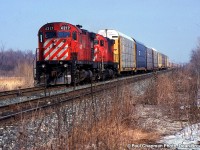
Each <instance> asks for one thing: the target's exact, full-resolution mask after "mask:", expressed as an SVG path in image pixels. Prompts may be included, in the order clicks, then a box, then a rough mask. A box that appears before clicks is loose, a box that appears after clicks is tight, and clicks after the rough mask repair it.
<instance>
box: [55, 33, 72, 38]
mask: <svg viewBox="0 0 200 150" xmlns="http://www.w3.org/2000/svg"><path fill="white" fill-rule="evenodd" d="M66 37H70V32H58V38H66Z"/></svg>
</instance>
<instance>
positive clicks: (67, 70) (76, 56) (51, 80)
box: [35, 22, 117, 85]
mask: <svg viewBox="0 0 200 150" xmlns="http://www.w3.org/2000/svg"><path fill="white" fill-rule="evenodd" d="M38 43H39V44H38V46H39V47H38V48H37V50H36V55H37V60H36V74H35V81H36V84H37V85H41V84H45V85H55V84H73V83H80V82H82V81H86V80H91V79H92V78H96V79H104V78H105V77H113V76H114V75H115V74H116V73H117V64H116V63H114V62H113V44H114V41H113V40H110V39H108V38H105V37H103V36H101V35H98V34H96V33H93V32H89V31H87V30H84V29H82V27H81V26H80V25H76V26H74V25H72V24H69V23H65V22H54V23H47V24H45V25H44V26H42V27H41V28H40V30H39V32H38Z"/></svg>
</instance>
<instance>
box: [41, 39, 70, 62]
mask: <svg viewBox="0 0 200 150" xmlns="http://www.w3.org/2000/svg"><path fill="white" fill-rule="evenodd" d="M69 44H70V43H69V41H67V40H66V39H51V40H47V42H45V43H44V58H45V60H65V59H67V58H68V53H69V52H68V47H69Z"/></svg>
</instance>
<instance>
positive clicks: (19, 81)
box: [0, 77, 33, 91]
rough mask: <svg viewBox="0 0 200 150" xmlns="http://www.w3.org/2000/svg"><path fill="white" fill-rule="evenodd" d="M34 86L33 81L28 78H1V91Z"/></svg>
mask: <svg viewBox="0 0 200 150" xmlns="http://www.w3.org/2000/svg"><path fill="white" fill-rule="evenodd" d="M31 86H33V79H32V78H26V77H0V91H6V90H13V89H18V88H25V87H31Z"/></svg>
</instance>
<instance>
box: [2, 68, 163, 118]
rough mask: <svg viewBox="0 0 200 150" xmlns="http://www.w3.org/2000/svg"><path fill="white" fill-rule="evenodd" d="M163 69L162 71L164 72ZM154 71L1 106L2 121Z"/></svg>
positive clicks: (132, 80)
mask: <svg viewBox="0 0 200 150" xmlns="http://www.w3.org/2000/svg"><path fill="white" fill-rule="evenodd" d="M163 72H165V71H162V72H160V73H163ZM153 76H154V74H153V73H148V74H142V75H137V76H130V77H125V78H119V79H114V80H110V81H105V82H100V83H95V84H88V85H84V86H78V87H76V88H71V90H69V89H68V88H65V89H66V90H64V92H63V93H58V94H55V95H46V94H45V95H46V96H43V97H40V98H36V99H29V100H26V101H23V102H19V103H14V104H10V105H5V106H0V121H3V120H7V119H10V118H13V117H16V116H19V115H21V114H23V113H28V112H32V111H36V110H39V109H43V108H46V107H50V106H54V105H57V104H61V103H63V102H66V101H72V100H74V99H77V98H81V97H83V96H86V95H90V94H95V93H97V92H102V91H103V90H107V89H110V88H113V87H116V86H120V85H122V84H124V83H125V84H130V83H133V82H136V81H139V80H143V79H146V78H150V77H153Z"/></svg>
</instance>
